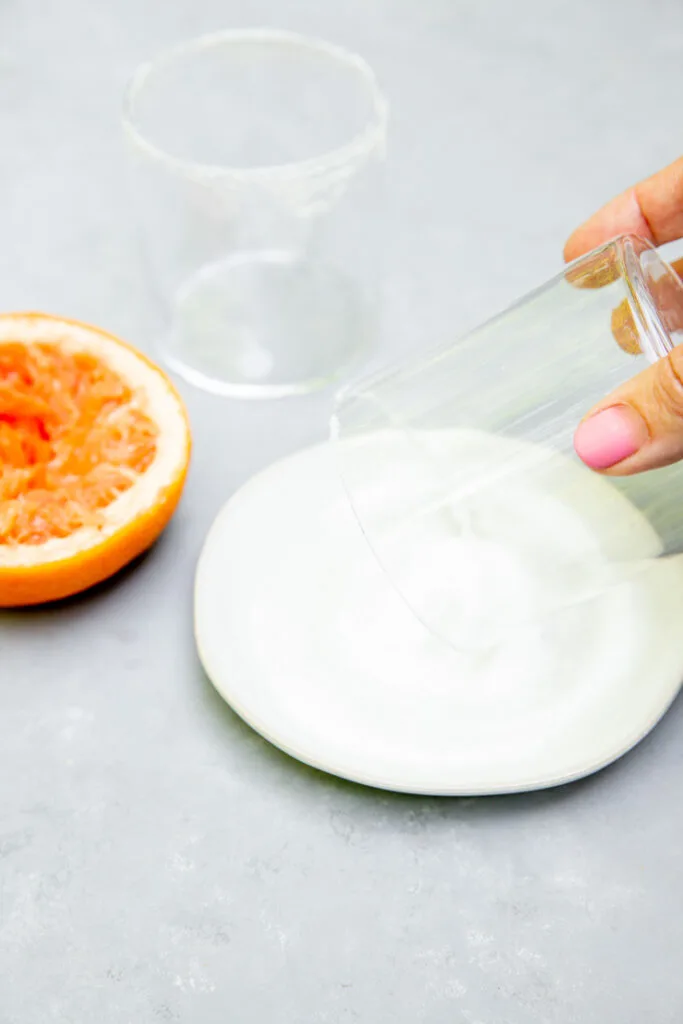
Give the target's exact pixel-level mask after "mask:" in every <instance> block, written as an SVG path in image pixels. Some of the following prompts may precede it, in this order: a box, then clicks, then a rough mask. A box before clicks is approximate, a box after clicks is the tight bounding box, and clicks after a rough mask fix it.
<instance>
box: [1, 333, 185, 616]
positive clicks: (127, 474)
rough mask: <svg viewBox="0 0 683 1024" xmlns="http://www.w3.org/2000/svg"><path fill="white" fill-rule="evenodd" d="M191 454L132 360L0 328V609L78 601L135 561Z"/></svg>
mask: <svg viewBox="0 0 683 1024" xmlns="http://www.w3.org/2000/svg"><path fill="white" fill-rule="evenodd" d="M43 335H44V338H43ZM189 450H190V440H189V429H188V426H187V420H186V417H185V412H184V409H183V407H182V403H181V402H180V399H179V398H178V396H177V394H176V393H175V391H174V389H173V387H172V385H171V384H170V382H169V381H168V380H167V378H166V377H165V376H164V375H163V374H162V372H161V371H160V370H159V369H158V367H155V366H154V365H153V364H152V363H150V362H149V361H148V360H147V359H145V357H144V356H142V355H141V354H140V353H137V352H135V351H134V350H133V349H131V348H130V347H129V346H126V345H124V343H123V342H119V341H118V340H117V339H115V338H113V337H112V336H111V335H106V334H105V333H104V332H101V331H98V330H97V329H96V328H91V327H87V326H86V325H82V324H76V323H72V322H69V321H62V320H57V319H55V318H51V317H47V316H43V315H42V314H16V315H11V314H10V315H5V316H0V607H3V606H4V607H7V606H11V605H17V604H35V603H40V602H42V601H46V600H53V599H55V598H58V597H64V596H67V595H69V594H72V593H76V592H78V591H79V590H82V589H85V587H88V586H91V585H92V584H93V583H96V582H99V581H100V580H101V579H104V578H105V577H106V576H108V575H111V573H112V572H115V571H117V570H118V569H119V568H121V567H122V566H123V565H124V564H126V562H128V561H130V560H131V559H132V558H134V557H136V555H138V554H140V553H141V551H143V550H144V549H145V547H147V546H149V544H151V543H152V542H153V541H154V540H155V539H156V537H157V536H158V534H159V533H160V532H161V530H162V529H163V528H164V526H165V525H166V523H167V522H168V520H169V519H170V516H171V514H172V512H173V510H174V508H175V505H176V504H177V501H178V499H179V497H180V493H181V491H182V486H183V483H184V479H185V474H186V470H187V463H188V460H189ZM122 499H123V500H124V501H125V506H124V505H123V504H122ZM43 552H44V553H45V557H43Z"/></svg>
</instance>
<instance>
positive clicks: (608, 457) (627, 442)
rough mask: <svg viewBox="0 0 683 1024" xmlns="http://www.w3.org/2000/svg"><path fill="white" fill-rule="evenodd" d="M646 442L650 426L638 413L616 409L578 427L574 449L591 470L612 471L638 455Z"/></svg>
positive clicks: (620, 406)
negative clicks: (632, 456)
mask: <svg viewBox="0 0 683 1024" xmlns="http://www.w3.org/2000/svg"><path fill="white" fill-rule="evenodd" d="M647 439H648V431H647V425H646V424H645V421H644V420H643V419H642V417H641V416H639V415H638V413H637V412H636V411H635V409H631V408H630V407H629V406H627V405H613V406H611V407H610V408H609V409H602V410H601V411H600V412H596V413H595V415H594V416H590V417H589V418H588V419H587V420H584V421H583V423H580V424H579V426H578V428H577V430H576V433H575V434H574V448H575V450H576V454H577V455H578V456H579V458H580V459H581V460H582V461H583V462H585V463H586V465H587V466H590V467H591V469H609V468H610V466H616V464H617V463H618V462H622V461H623V460H624V459H627V458H628V457H629V455H635V453H636V452H637V451H638V450H639V449H640V448H641V447H642V446H643V445H644V444H645V442H646V441H647Z"/></svg>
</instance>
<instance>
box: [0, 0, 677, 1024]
mask: <svg viewBox="0 0 683 1024" xmlns="http://www.w3.org/2000/svg"><path fill="white" fill-rule="evenodd" d="M252 24H255V25H259V24H272V25H280V26H283V27H286V28H293V29H297V30H302V31H308V32H314V33H317V34H322V35H324V36H326V37H329V38H330V39H333V40H335V41H338V42H340V43H342V44H346V45H349V46H351V47H353V48H356V49H358V50H360V51H361V52H363V53H364V54H365V55H366V56H367V57H368V58H369V59H370V60H371V61H372V62H373V63H374V64H375V66H376V67H377V70H378V71H379V73H380V75H381V77H382V80H383V82H384V84H385V87H386V90H387V92H388V93H389V95H390V98H391V100H392V103H393V107H394V119H393V126H392V152H391V157H392V160H391V180H390V184H389V199H390V210H391V222H390V227H389V229H388V230H389V240H390V246H389V261H388V262H389V265H388V268H387V290H386V291H387V293H386V320H385V334H384V339H385V341H384V344H385V346H386V347H387V349H390V350H391V351H392V352H394V353H395V352H398V351H399V350H401V349H403V350H405V349H408V348H411V347H419V346H420V345H422V344H425V343H426V342H428V341H433V340H436V339H438V338H439V337H440V336H443V335H445V334H446V333H450V332H454V331H461V330H463V329H464V328H466V327H468V326H469V325H471V324H473V323H475V322H476V321H478V320H479V319H481V318H482V317H483V316H486V315H488V314H489V313H490V312H492V311H493V310H494V309H496V308H498V307H500V306H502V305H504V304H505V303H506V302H507V301H508V300H509V299H511V298H513V297H514V296H515V295H517V294H518V293H520V292H522V291H523V290H525V289H526V288H527V287H529V286H532V285H534V284H535V283H537V282H538V281H540V280H542V279H543V278H545V277H547V276H549V275H550V274H551V273H553V272H554V271H555V270H556V269H557V267H558V266H559V254H560V249H561V244H562V241H563V238H564V236H565V235H566V233H567V232H568V231H569V229H570V228H571V227H572V225H573V224H574V223H575V222H577V221H578V220H579V219H581V218H582V217H583V216H584V214H586V213H588V212H589V211H590V210H591V208H592V207H594V206H595V205H597V204H598V203H599V202H601V201H602V200H603V199H604V198H607V197H608V196H609V195H610V194H611V193H613V192H615V191H617V190H619V189H621V188H622V187H624V186H625V185H627V184H629V183H630V182H631V180H632V179H634V178H636V177H638V176H640V175H642V174H644V173H646V172H647V171H649V170H650V169H654V168H656V167H657V166H658V165H660V164H662V163H664V162H665V161H668V160H669V159H671V158H673V157H675V156H676V155H678V152H679V150H680V125H681V110H682V106H681V102H682V93H681V52H682V48H683V5H681V3H680V0H650V2H649V3H636V2H635V0H623V2H621V3H618V4H617V3H616V2H615V3H613V2H611V0H571V2H566V0H561V2H560V0H520V2H513V0H507V2H505V0H499V2H498V3H495V2H493V0H488V2H485V0H484V2H482V0H423V2H422V3H421V4H418V3H415V2H410V0H393V2H391V0H344V2H342V0H338V2H334V3H333V2H332V0H279V2H278V0H241V2H240V3H237V2H236V0H191V2H190V0H165V2H160V0H157V2H155V0H100V2H95V0H60V2H55V0H53V2H49V0H0V308H3V309H8V308H14V309H17V308H27V307H38V308H43V309H48V310H53V311H56V312H62V313H64V314H69V315H71V316H75V317H80V318H83V319H89V320H94V321H97V322H100V323H101V324H103V325H105V326H107V327H109V328H110V329H112V330H114V331H117V332H120V333H122V334H124V335H126V336H128V337H129V338H131V339H132V340H133V341H134V342H136V343H138V344H140V345H141V346H142V347H147V346H148V345H149V341H150V338H151V337H152V336H153V333H154V331H155V329H156V327H155V314H154V311H153V309H152V306H151V305H150V302H149V298H148V294H147V290H146V285H145V281H144V279H143V277H142V276H141V272H140V268H139V265H138V263H137V253H136V249H135V245H134V237H133V235H134V233H133V229H132V224H131V221H130V218H129V214H128V204H127V197H126V193H125V189H124V183H123V175H122V160H121V153H120V148H119V134H118V126H117V114H118V105H119V97H120V93H121V89H122V86H123V83H124V81H125V79H126V77H127V75H128V73H129V72H130V71H131V70H132V68H133V67H134V66H135V65H136V63H137V62H138V61H139V60H141V59H143V58H145V57H147V56H148V55H150V54H151V53H153V52H155V51H156V50H157V49H158V48H160V47H162V46H164V45H166V44H168V43H171V42H174V41H177V40H180V39H182V38H184V37H186V36H188V35H191V34H195V33H198V32H203V31H206V30H210V29H216V28H221V27H226V26H231V25H252ZM185 395H186V397H187V400H188V403H189V406H190V410H191V413H192V418H193V423H194V431H195V437H196V457H195V461H194V465H193V470H192V475H191V479H190V482H189V486H188V489H187V495H186V499H185V501H184V504H183V506H182V509H181V511H180V513H179V515H178V517H177V519H176V521H175V523H174V525H173V527H172V529H171V530H170V531H169V532H168V534H167V535H166V537H165V538H164V540H163V542H162V543H161V544H160V545H159V546H158V547H157V548H156V549H155V550H154V551H153V553H152V554H151V555H150V556H149V557H148V558H147V559H146V560H145V561H143V562H142V563H141V564H140V565H138V566H137V567H136V568H135V569H134V570H133V571H131V572H128V573H126V574H125V575H124V576H123V577H122V578H119V579H118V580H116V581H115V582H114V583H113V584H112V585H110V586H107V587H105V588H103V589H101V590H100V591H99V592H97V593H95V594H91V595H89V596H88V597H86V598H83V599H81V600H77V601H73V602H71V603H68V604H66V605H64V606H61V607H58V608H55V609H53V610H48V611H36V612H29V613H23V614H3V615H2V616H0V979H1V980H0V1022H1V1024H52V1022H55V1024H57V1022H59V1024H86V1022H87V1024H92V1022H97V1024H155V1022H157V1021H158V1022H166V1021H170V1022H175V1021H177V1022H181V1024H318V1022H321V1024H322V1022H326V1024H353V1022H358V1024H382V1022H385V1021H386V1022H389V1021H391V1022H395V1024H417V1022H424V1024H442V1022H443V1024H459V1022H463V1024H574V1022H577V1024H578V1022H581V1024H606V1022H610V1024H611V1022H619V1024H641V1022H642V1021H644V1020H645V1021H648V1022H650V1024H673V1022H679V1021H680V1019H681V1015H682V1014H683V977H682V975H681V971H680V961H681V948H682V944H683V915H682V914H681V910H682V909H683V900H682V893H683V874H682V870H681V850H682V849H683V817H682V815H681V811H680V805H681V791H682V790H683V704H682V703H681V702H680V701H679V703H678V704H677V705H676V706H675V707H674V709H673V710H672V711H671V713H670V714H669V715H668V716H667V718H666V719H665V720H664V722H663V723H662V724H661V726H660V727H659V728H658V729H657V730H656V732H655V733H654V734H653V735H652V736H651V737H650V738H649V739H648V740H647V741H646V742H645V743H643V744H642V745H641V746H640V747H639V748H638V749H637V750H636V751H635V752H634V753H633V754H632V755H630V756H629V757H627V758H625V759H624V760H622V761H621V762H620V763H619V764H618V765H616V766H615V767H614V768H612V769H611V770H609V771H606V772H604V773H602V774H601V775H599V776H597V777H595V778H593V779H591V780H589V781H587V782H585V783H582V784H579V785H575V786H573V787H570V788H567V789H563V790H559V791H557V792H550V793H543V794H536V795H529V796H523V797H518V798H508V799H491V800H485V799H483V800H431V799H430V800H427V799H410V798H405V797H395V796H391V795H387V794H381V793H375V792H369V791H364V790H362V789H360V788H356V787H354V786H351V785H347V784H344V783H340V782H337V781H335V780H332V779H329V778H326V777H324V776H322V775H319V774H316V773H314V772H312V771H309V770H307V769H304V768H302V767H300V766H299V765H297V764H295V763H293V762H292V761H290V760H288V759H287V758H286V757H284V756H282V755H280V754H279V753H278V752H276V751H274V750H273V749H271V748H270V747H269V746H267V745H266V744H265V743H264V742H263V741H261V740H260V739H259V738H258V737H257V736H256V735H254V734H252V733H251V732H250V730H249V729H247V728H246V727H245V726H243V725H242V724H241V723H240V722H239V721H238V720H237V719H236V718H235V716H234V715H233V714H232V713H231V712H230V711H229V710H228V709H227V708H226V707H225V706H224V705H223V704H222V702H221V701H220V700H219V699H218V697H217V696H216V695H215V694H214V692H213V690H212V689H211V687H210V686H209V684H208V683H207V681H206V680H205V678H204V677H203V675H202V672H201V670H200V668H199V665H198V664H197V660H196V657H195V653H194V648H193V642H192V634H191V618H190V611H191V586H192V576H193V568H194V564H195V560H196V557H197V553H198V551H199V547H200V545H201V541H202V537H203V535H204V533H205V531H206V529H207V527H208V525H209V523H210V521H211V519H212V517H213V516H214V514H215V513H216V511H217V509H218V508H219V506H220V505H221V504H222V502H223V501H224V500H225V499H226V498H227V497H228V496H229V495H230V494H231V493H232V492H233V491H234V490H235V488H236V487H237V486H238V485H239V484H240V483H241V482H243V481H244V480H245V479H246V478H247V477H248V476H249V475H250V474H251V473H253V472H254V471H255V470H258V469H259V468H261V467H263V466H265V465H266V464H268V463H269V462H271V461H272V460H273V459H275V458H276V457H277V456H280V455H282V454H284V453H286V452H289V451H292V450H294V449H296V448H298V447H299V446H301V445H303V444H305V443H308V442H311V441H314V440H317V439H319V438H321V437H322V436H323V435H324V431H325V421H326V416H327V412H328V409H329V395H319V396H317V397H315V398H313V399H310V400H306V401H294V402H284V403H279V404H272V405H269V404H256V405H240V404H237V403H235V404H231V403H228V402H224V401H221V400H218V399H210V398H206V397H204V396H202V395H200V394H199V393H196V392H193V391H192V390H191V389H185ZM643 685H644V686H647V679H643Z"/></svg>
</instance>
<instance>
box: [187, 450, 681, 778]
mask: <svg viewBox="0 0 683 1024" xmlns="http://www.w3.org/2000/svg"><path fill="white" fill-rule="evenodd" d="M344 443H349V442H344ZM596 480H598V478H597V477H596ZM596 486H597V487H602V486H607V485H603V482H602V481H599V482H598V484H597V485H596ZM659 572H660V570H659V569H658V570H657V572H656V573H655V574H654V575H653V576H652V579H651V583H646V584H641V586H646V587H651V588H652V589H649V590H648V591H647V593H646V594H645V595H644V596H643V594H640V595H636V597H635V599H637V600H640V599H642V600H643V601H644V606H643V607H644V611H643V614H644V615H645V616H646V617H649V619H648V622H647V623H646V624H645V628H644V629H643V630H642V631H635V632H636V633H637V634H638V635H637V636H636V635H630V634H631V633H632V632H633V631H630V630H626V631H625V630H624V629H623V628H621V627H622V625H623V623H624V622H626V621H629V619H628V616H629V615H632V614H633V609H632V607H631V606H627V604H624V605H623V606H620V605H619V602H620V601H623V602H628V601H632V600H633V599H634V596H633V594H630V593H629V592H628V589H627V591H626V592H623V591H622V590H621V589H619V588H617V590H615V593H614V595H613V597H611V598H610V599H609V607H608V608H602V611H601V610H600V608H597V609H596V608H595V607H593V608H591V607H590V606H589V607H585V606H584V607H583V608H579V609H573V610H571V611H570V612H569V613H568V615H567V616H566V617H563V621H562V622H561V623H560V624H559V625H558V627H557V628H558V629H560V630H562V629H567V630H570V631H571V632H572V635H573V636H574V635H577V633H578V636H579V637H580V642H579V643H578V644H577V645H576V652H575V656H573V657H572V663H571V664H564V665H558V664H556V663H554V662H553V661H552V659H551V661H549V663H548V672H547V674H544V675H541V676H540V677H539V674H538V670H537V666H538V660H537V659H536V661H535V662H534V664H535V665H536V669H535V670H534V673H533V674H532V676H533V677H532V678H531V679H530V678H529V677H528V675H527V674H525V658H526V657H527V654H528V648H529V645H530V644H531V645H533V638H530V637H529V636H525V637H523V638H522V639H521V640H520V647H519V650H518V651H517V652H516V653H515V652H513V653H512V655H511V654H510V652H509V651H508V653H507V655H506V658H507V662H506V664H496V663H495V662H493V663H492V665H491V671H490V672H489V673H488V675H487V677H486V684H485V686H484V685H482V686H481V687H478V692H472V689H471V688H468V687H467V686H463V685H462V682H461V681H460V678H459V671H458V665H457V663H456V662H457V657H458V656H457V655H456V654H455V653H454V652H453V651H452V650H451V649H450V648H449V647H448V646H447V645H446V644H444V642H443V641H442V640H439V639H438V638H437V637H436V636H434V635H432V634H431V633H430V632H428V631H427V630H426V629H425V628H424V627H423V626H422V625H421V623H420V622H419V621H418V620H417V618H416V617H415V616H414V615H413V614H412V612H411V611H410V610H409V609H408V607H407V606H406V605H405V603H404V602H403V600H402V599H401V598H400V597H399V596H398V595H397V594H396V592H395V591H394V590H393V588H392V586H391V584H390V583H389V582H388V580H387V578H386V576H385V575H384V573H383V571H382V569H381V568H380V566H379V565H378V563H377V562H376V560H375V559H374V557H373V556H372V554H371V553H370V551H369V550H368V547H367V544H366V542H365V539H364V538H363V536H362V534H361V532H360V529H359V526H358V523H357V521H356V519H355V517H354V515H353V513H352V511H351V509H350V507H349V505H348V503H347V500H346V496H345V494H344V491H343V487H342V484H341V481H340V478H339V475H338V463H337V462H336V460H335V458H334V453H333V452H332V449H331V447H330V446H329V445H324V446H320V447H317V448H312V449H309V450H306V451H303V452H301V453H299V454H298V455H295V456H293V457H291V458H289V459H286V460H284V461H283V462H280V463H278V464H276V465H274V466H272V467H270V468H269V469H268V470H266V471H265V472H263V473H261V474H260V475H259V476H257V477H255V478H254V479H253V480H251V481H250V482H249V483H248V484H247V485H246V486H245V487H243V488H242V490H241V491H240V492H239V493H238V494H236V495H235V496H234V497H233V498H232V499H231V500H230V501H229V502H228V504H227V505H226V506H225V508H224V509H223V511H222V512H221V513H220V515H219V516H218V518H217V520H216V522H215V524H214V525H213V527H212V529H211V531H210V533H209V536H208V538H207V541H206V544H205V547H204V550H203V552H202V555H201V558H200V562H199V566H198V571H197V580H196V594H195V629H196V638H197V644H198V649H199V653H200V657H201V660H202V662H203V664H204V667H205V669H206V671H207V673H208V675H209V677H210V679H211V680H212V682H213V684H214V685H215V687H216V689H217V690H218V691H219V693H220V694H221V695H222V696H223V697H224V698H225V700H226V701H227V702H228V703H229V704H230V705H231V706H232V707H233V708H234V710H235V711H236V712H237V713H238V714H239V715H240V716H241V717H242V718H243V719H244V720H245V721H246V722H248V723H249V724H250V725H251V726H252V727H253V728H254V729H256V730H257V731H258V732H259V733H261V735H262V736H264V737H265V738H266V739H267V740H269V741H270V742H272V743H273V744H275V745H276V746H278V747H280V748H281V749H282V750H284V751H286V752H287V753H288V754H291V755H292V756H294V757H296V758H298V759H299V760H301V761H304V762H305V763H307V764H309V765H312V766H314V767H316V768H320V769H322V770H324V771H327V772H330V773H333V774H335V775H338V776H341V777H343V778H347V779H351V780H354V781H356V782H360V783H364V784H367V785H372V786H377V787H381V788H385V789H391V790H397V791H404V792H412V793H424V794H443V795H474V794H489V793H503V792H512V791H519V790H526V789H535V788H541V787H545V786H550V785H555V784H558V783H561V782H567V781H570V780H572V779H576V778H579V777H581V776H584V775H587V774H589V773H591V772H594V771H596V770H597V769H599V768H601V767H604V766H605V765H606V764H608V763H609V762H611V761H613V760H615V759H616V758H618V757H619V756H621V755H622V754H623V753H625V752H626V751H627V750H628V749H630V748H631V747H632V746H634V745H635V744H636V743H637V742H638V741H639V740H640V739H641V738H642V737H643V736H644V735H645V734H646V733H648V732H649V731H650V729H651V728H652V727H653V726H654V725H655V723H656V722H657V721H658V719H659V718H660V717H661V716H662V715H663V714H664V712H665V711H666V709H667V708H668V707H669V705H670V704H671V702H672V700H673V699H674V697H675V696H676V693H677V692H678V689H679V685H680V679H681V669H682V668H683V629H682V628H681V623H682V622H683V576H682V573H681V568H680V564H674V565H669V566H668V567H667V564H666V563H662V568H661V572H662V573H664V574H667V573H668V574H669V575H668V576H666V575H665V576H661V575H658V573H659ZM332 595H334V601H332V599H331V598H332ZM613 602H616V604H614V603H613ZM333 605H334V609H335V611H334V614H330V612H331V609H332V607H333ZM603 612H604V614H603ZM625 633H626V634H628V635H624V634H625ZM653 651H654V655H653ZM607 655H608V656H607ZM454 658H455V659H456V661H454V660H453V659H454Z"/></svg>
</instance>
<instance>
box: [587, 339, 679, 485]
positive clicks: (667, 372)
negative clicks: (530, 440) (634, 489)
mask: <svg viewBox="0 0 683 1024" xmlns="http://www.w3.org/2000/svg"><path fill="white" fill-rule="evenodd" d="M574 448H575V449H576V453H577V455H578V456H579V458H580V459H582V460H583V462H585V463H586V465H587V466H590V468H591V469H596V470H599V471H601V472H604V473H607V474H608V475H610V476H629V475H630V474H632V473H641V472H642V471H643V470H646V469H655V468H656V467H658V466H668V465H670V464H671V463H672V462H677V461H678V460H679V459H683V345H678V346H677V347H676V348H674V349H673V350H672V351H671V352H670V353H669V354H668V355H667V356H665V357H664V358H663V359H660V360H659V361H658V362H656V363H654V364H653V365H652V366H649V367H648V368H647V369H646V370H643V371H642V373H639V374H638V375H637V376H636V377H633V378H632V379H631V380H629V381H627V382H626V383H625V384H622V385H621V386H620V387H619V388H617V389H616V391H613V392H612V394H611V395H609V396H608V397H607V398H605V399H603V400H602V401H601V402H599V403H598V405H596V406H595V407H594V408H593V409H592V410H591V411H590V412H589V413H588V415H587V416H586V417H585V418H584V419H583V420H582V421H581V423H580V424H579V426H578V428H577V430H576V433H575V434H574Z"/></svg>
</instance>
